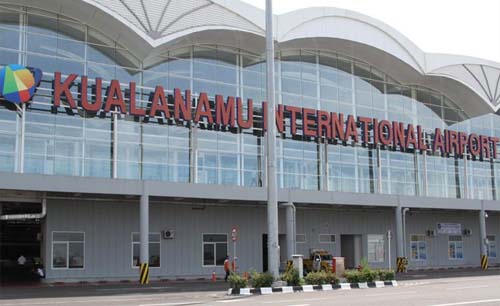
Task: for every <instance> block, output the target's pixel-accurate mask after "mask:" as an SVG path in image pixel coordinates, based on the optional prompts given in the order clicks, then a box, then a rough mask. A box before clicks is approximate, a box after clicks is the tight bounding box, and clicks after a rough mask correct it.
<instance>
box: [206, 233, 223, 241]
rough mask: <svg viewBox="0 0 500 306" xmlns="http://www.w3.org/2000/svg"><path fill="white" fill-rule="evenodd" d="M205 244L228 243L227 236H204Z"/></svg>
mask: <svg viewBox="0 0 500 306" xmlns="http://www.w3.org/2000/svg"><path fill="white" fill-rule="evenodd" d="M203 241H204V242H227V235H220V234H204V235H203Z"/></svg>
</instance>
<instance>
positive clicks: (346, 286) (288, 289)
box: [227, 280, 398, 296]
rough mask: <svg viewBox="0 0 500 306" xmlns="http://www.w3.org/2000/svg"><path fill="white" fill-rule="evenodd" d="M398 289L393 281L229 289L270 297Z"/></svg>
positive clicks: (229, 291)
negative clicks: (292, 294)
mask: <svg viewBox="0 0 500 306" xmlns="http://www.w3.org/2000/svg"><path fill="white" fill-rule="evenodd" d="M387 286H389V287H397V286H398V283H397V281H395V280H392V281H377V282H369V283H340V284H337V285H304V286H284V287H272V288H271V287H263V288H238V289H232V288H230V289H228V291H227V294H228V295H245V296H246V295H268V294H273V293H294V292H313V291H333V290H351V289H368V288H383V287H387Z"/></svg>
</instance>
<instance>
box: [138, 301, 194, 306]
mask: <svg viewBox="0 0 500 306" xmlns="http://www.w3.org/2000/svg"><path fill="white" fill-rule="evenodd" d="M201 303H202V302H199V301H194V302H193V301H192V302H177V303H175V302H172V303H159V304H140V305H139V306H181V305H195V304H201Z"/></svg>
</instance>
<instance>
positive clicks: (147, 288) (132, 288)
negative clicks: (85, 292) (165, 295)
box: [95, 287, 173, 291]
mask: <svg viewBox="0 0 500 306" xmlns="http://www.w3.org/2000/svg"><path fill="white" fill-rule="evenodd" d="M170 288H173V287H144V288H141V287H127V288H104V289H95V290H96V291H122V290H129V291H130V290H161V289H170Z"/></svg>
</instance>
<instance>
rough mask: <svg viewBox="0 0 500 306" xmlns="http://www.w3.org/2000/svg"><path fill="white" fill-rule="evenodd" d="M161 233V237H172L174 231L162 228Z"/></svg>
mask: <svg viewBox="0 0 500 306" xmlns="http://www.w3.org/2000/svg"><path fill="white" fill-rule="evenodd" d="M162 234H163V239H174V237H175V231H174V230H172V229H168V230H164V231H163V232H162Z"/></svg>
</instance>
